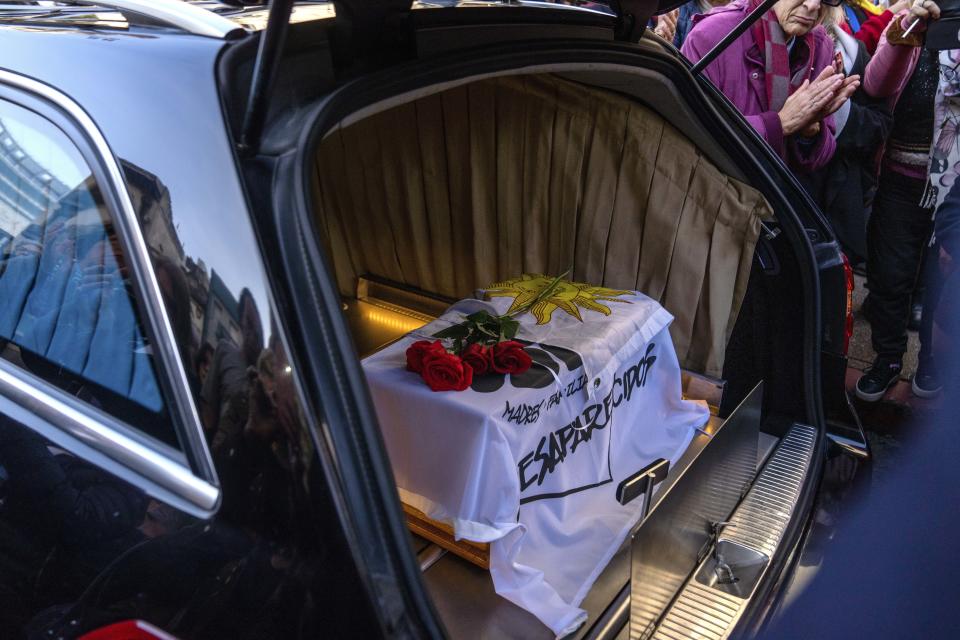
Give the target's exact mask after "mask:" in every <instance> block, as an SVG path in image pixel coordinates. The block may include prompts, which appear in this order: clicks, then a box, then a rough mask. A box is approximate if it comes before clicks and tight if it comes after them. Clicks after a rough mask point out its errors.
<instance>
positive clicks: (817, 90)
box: [778, 65, 860, 137]
mask: <svg viewBox="0 0 960 640" xmlns="http://www.w3.org/2000/svg"><path fill="white" fill-rule="evenodd" d="M859 86H860V76H857V75H853V76H849V77H844V76H843V74H841V73H837V71H836V69H834V67H833V66H832V65H828V66H827V67H825V68H824V69H823V71H821V72H820V75H818V76H817V77H816V79H814V81H813V82H810V81H809V80H804V82H803V84H802V85H801V86H800V88H799V89H797V90H796V91H794V92H793V94H791V95H790V97H789V98H787V100H786V102H785V103H784V104H783V108H782V109H780V112H779V114H778V115H779V116H780V124H781V126H782V128H783V135H785V136H790V135H793V134H795V133H801V134H802V135H805V136H808V137H810V136H814V135H817V134H818V133H819V132H820V128H821V127H820V122H821V121H822V120H823V119H824V118H826V117H827V116H828V115H830V114H831V113H833V112H834V111H836V110H837V109H839V108H840V107H841V106H843V103H844V102H846V101H847V100H849V99H850V96H852V95H853V92H854V91H856V90H857V87H859Z"/></svg>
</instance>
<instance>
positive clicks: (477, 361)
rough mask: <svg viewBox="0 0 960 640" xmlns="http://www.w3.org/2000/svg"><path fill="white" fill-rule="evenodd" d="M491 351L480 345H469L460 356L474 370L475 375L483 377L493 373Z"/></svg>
mask: <svg viewBox="0 0 960 640" xmlns="http://www.w3.org/2000/svg"><path fill="white" fill-rule="evenodd" d="M490 352H491V349H490V348H489V347H484V346H481V345H479V344H469V345H467V348H466V349H464V350H463V353H461V354H460V358H461V359H462V360H463V361H464V362H465V363H466V364H468V365H470V368H471V369H473V375H475V376H482V375H484V374H486V373H491V372H492V371H493V361H492V360H491V359H490Z"/></svg>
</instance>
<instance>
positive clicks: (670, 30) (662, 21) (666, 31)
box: [653, 9, 680, 42]
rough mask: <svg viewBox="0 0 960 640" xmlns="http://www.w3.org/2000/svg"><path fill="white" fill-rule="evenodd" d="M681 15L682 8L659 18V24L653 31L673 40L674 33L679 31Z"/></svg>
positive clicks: (668, 39) (665, 38)
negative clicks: (678, 20)
mask: <svg viewBox="0 0 960 640" xmlns="http://www.w3.org/2000/svg"><path fill="white" fill-rule="evenodd" d="M679 15H680V9H674V10H673V11H670V12H668V13H665V14H663V15H661V16H659V17H658V18H657V26H656V27H654V28H653V32H654V33H655V34H657V35H658V36H660V37H661V38H663V39H664V40H667V41H669V42H673V35H674V34H675V33H676V32H677V17H678V16H679Z"/></svg>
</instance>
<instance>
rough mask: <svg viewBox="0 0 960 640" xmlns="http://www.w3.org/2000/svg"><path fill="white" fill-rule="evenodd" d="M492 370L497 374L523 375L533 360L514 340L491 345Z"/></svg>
mask: <svg viewBox="0 0 960 640" xmlns="http://www.w3.org/2000/svg"><path fill="white" fill-rule="evenodd" d="M492 364H493V370H494V371H496V372H497V373H517V374H520V373H524V372H525V371H526V370H527V369H529V368H530V365H531V364H533V358H531V357H530V354H529V353H527V352H526V351H524V349H523V345H522V344H520V343H519V342H517V341H516V340H506V341H504V342H500V343H498V344H495V345H493V358H492Z"/></svg>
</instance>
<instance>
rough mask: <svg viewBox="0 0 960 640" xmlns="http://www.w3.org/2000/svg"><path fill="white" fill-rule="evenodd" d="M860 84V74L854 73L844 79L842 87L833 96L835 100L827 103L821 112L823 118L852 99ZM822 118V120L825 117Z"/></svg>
mask: <svg viewBox="0 0 960 640" xmlns="http://www.w3.org/2000/svg"><path fill="white" fill-rule="evenodd" d="M859 86H860V76H858V75H853V76H848V77H846V78H844V79H843V82H842V83H841V84H840V88H838V89H837V92H836V93H835V94H834V96H833V100H831V101H830V102H828V103H827V106H825V107H824V108H823V110H822V111H821V112H820V113H821V115H822V116H823V118H826V117H827V116H829V115H830V114H831V113H835V112H836V111H837V109H839V108H840V107H842V106H843V103H844V102H846V101H847V100H849V99H850V97H851V96H852V95H853V94H854V93H855V92H856V91H857V87H859ZM823 118H821V120H822V119H823Z"/></svg>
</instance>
